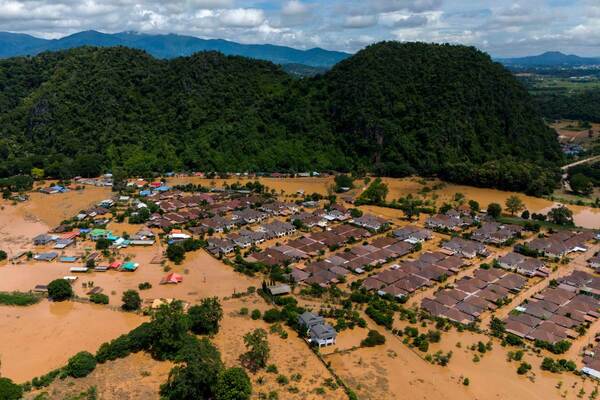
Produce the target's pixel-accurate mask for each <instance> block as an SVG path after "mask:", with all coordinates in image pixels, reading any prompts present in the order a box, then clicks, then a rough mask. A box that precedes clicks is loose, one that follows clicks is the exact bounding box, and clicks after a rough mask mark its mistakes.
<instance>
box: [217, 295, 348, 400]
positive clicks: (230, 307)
mask: <svg viewBox="0 0 600 400" xmlns="http://www.w3.org/2000/svg"><path fill="white" fill-rule="evenodd" d="M242 307H246V308H248V309H249V310H250V312H251V311H252V310H253V309H259V310H261V311H263V312H264V311H265V310H267V309H269V308H270V307H268V305H267V304H266V303H265V301H264V300H263V299H261V298H259V297H258V296H257V295H254V296H249V297H245V298H241V299H231V300H228V301H226V302H224V304H223V308H224V313H225V317H224V319H223V323H222V326H221V330H220V331H219V334H218V335H217V336H216V337H215V339H214V343H215V344H216V345H217V346H218V347H219V349H220V350H221V354H222V357H223V361H224V362H225V364H227V365H228V366H233V365H238V364H239V357H240V355H242V354H243V353H244V352H245V351H246V349H245V346H244V341H243V336H244V335H245V334H246V333H247V332H250V331H252V330H254V329H256V328H263V329H265V330H266V331H267V332H269V325H268V324H266V323H265V322H263V321H253V320H252V319H251V318H250V317H249V316H241V315H239V310H240V309H241V308H242ZM285 330H286V332H288V338H287V339H282V338H280V336H279V335H278V334H277V333H269V345H270V348H271V357H270V359H269V363H270V364H275V365H276V366H277V369H278V373H276V374H274V373H267V372H264V371H261V372H258V373H257V374H255V375H252V376H251V379H252V381H253V388H254V395H253V398H258V394H259V393H261V392H262V393H264V394H268V393H270V392H272V391H276V392H278V395H279V398H280V399H293V400H301V399H323V398H327V399H340V400H341V399H346V398H347V396H346V394H345V393H344V392H343V390H342V389H341V388H337V389H332V388H331V387H328V386H327V384H326V380H327V379H328V378H329V379H333V376H332V375H331V374H330V373H329V371H328V370H327V368H325V366H324V365H323V363H321V361H320V360H319V359H318V358H317V356H316V355H315V354H314V353H313V352H312V350H310V348H309V347H308V345H307V344H306V343H305V342H304V341H303V339H301V338H299V337H298V335H297V334H296V333H295V332H293V331H292V330H290V329H289V328H287V327H286V328H285ZM279 374H282V375H285V376H286V377H287V378H288V379H289V383H288V384H287V385H280V384H279V383H277V381H276V379H277V376H278V375H279ZM293 374H300V375H301V378H300V379H299V380H297V381H294V380H293V379H292V375H293ZM333 380H334V379H333ZM259 381H262V383H259ZM317 388H321V389H323V390H324V391H325V394H319V393H318V392H317ZM296 389H297V392H296Z"/></svg>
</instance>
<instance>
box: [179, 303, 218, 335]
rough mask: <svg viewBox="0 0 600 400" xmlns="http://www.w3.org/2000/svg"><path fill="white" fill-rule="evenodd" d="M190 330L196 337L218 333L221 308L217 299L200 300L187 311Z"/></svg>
mask: <svg viewBox="0 0 600 400" xmlns="http://www.w3.org/2000/svg"><path fill="white" fill-rule="evenodd" d="M188 317H189V319H190V329H191V330H192V332H194V333H195V334H197V335H214V334H215V333H217V332H219V322H220V321H221V319H223V308H222V307H221V303H220V302H219V298H218V297H210V298H205V299H202V301H201V302H200V304H198V305H195V306H192V307H190V308H189V310H188Z"/></svg>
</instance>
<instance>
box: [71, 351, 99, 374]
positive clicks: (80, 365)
mask: <svg viewBox="0 0 600 400" xmlns="http://www.w3.org/2000/svg"><path fill="white" fill-rule="evenodd" d="M94 368H96V359H95V358H94V356H93V355H92V354H91V353H88V352H87V351H82V352H79V353H77V354H76V355H75V356H73V357H71V358H70V359H69V362H68V363H67V369H66V371H67V374H69V375H71V376H72V377H74V378H83V377H85V376H88V375H89V374H90V373H91V372H92V371H93V370H94Z"/></svg>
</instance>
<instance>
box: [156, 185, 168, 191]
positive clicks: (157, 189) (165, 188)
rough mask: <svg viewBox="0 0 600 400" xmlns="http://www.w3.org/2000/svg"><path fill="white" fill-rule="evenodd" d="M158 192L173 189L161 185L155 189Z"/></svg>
mask: <svg viewBox="0 0 600 400" xmlns="http://www.w3.org/2000/svg"><path fill="white" fill-rule="evenodd" d="M155 190H156V191H157V192H167V191H169V190H171V188H170V187H169V186H159V187H157V188H156V189H155Z"/></svg>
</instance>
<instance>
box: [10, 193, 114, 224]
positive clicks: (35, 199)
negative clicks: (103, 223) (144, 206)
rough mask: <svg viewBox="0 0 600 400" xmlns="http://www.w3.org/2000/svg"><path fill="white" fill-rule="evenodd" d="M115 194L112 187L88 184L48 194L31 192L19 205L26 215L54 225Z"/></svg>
mask: <svg viewBox="0 0 600 400" xmlns="http://www.w3.org/2000/svg"><path fill="white" fill-rule="evenodd" d="M112 196H113V193H112V192H111V190H110V188H104V187H94V186H86V187H85V189H83V190H72V191H70V192H66V193H61V194H53V195H47V194H43V193H30V200H29V201H27V202H25V203H22V204H19V205H17V208H18V209H19V211H20V212H21V213H22V215H23V216H24V217H32V218H36V219H38V220H39V221H41V222H43V223H45V224H46V225H49V226H50V227H54V226H56V225H58V224H60V222H61V221H64V220H65V219H67V218H71V217H74V216H75V215H77V214H78V213H79V211H81V210H84V209H86V208H89V207H90V206H92V205H94V204H96V203H98V202H99V201H101V200H104V199H107V198H110V197H112Z"/></svg>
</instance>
